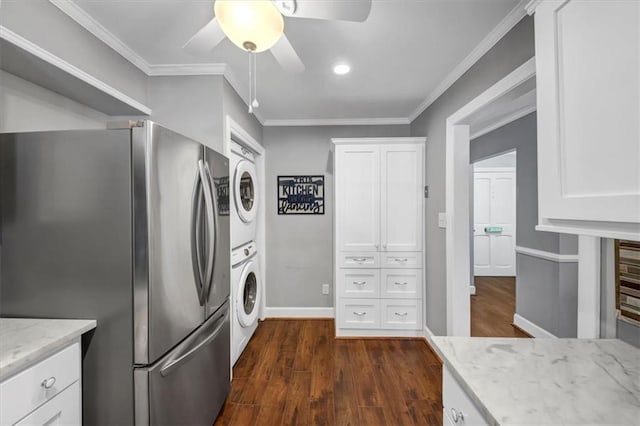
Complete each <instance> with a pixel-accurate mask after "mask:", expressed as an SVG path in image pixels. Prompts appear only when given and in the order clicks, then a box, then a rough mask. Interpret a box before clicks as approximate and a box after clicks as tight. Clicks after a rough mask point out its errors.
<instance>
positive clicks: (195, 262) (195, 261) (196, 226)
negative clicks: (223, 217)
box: [191, 174, 204, 305]
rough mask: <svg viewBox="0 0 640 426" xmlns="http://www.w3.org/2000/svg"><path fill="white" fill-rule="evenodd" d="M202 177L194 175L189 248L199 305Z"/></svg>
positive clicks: (200, 292) (200, 290) (202, 285)
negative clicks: (194, 184) (192, 254)
mask: <svg viewBox="0 0 640 426" xmlns="http://www.w3.org/2000/svg"><path fill="white" fill-rule="evenodd" d="M202 190H203V188H202V178H201V177H200V174H198V175H197V176H196V187H195V189H194V191H193V199H192V200H191V209H192V213H191V250H192V253H194V256H192V259H191V263H192V266H193V276H194V278H195V282H196V291H197V292H198V301H199V302H200V305H202V304H203V303H204V301H203V296H204V282H203V280H202V279H203V276H202V275H203V272H202V257H203V254H202V244H201V240H202V236H201V233H202Z"/></svg>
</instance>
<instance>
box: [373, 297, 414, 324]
mask: <svg viewBox="0 0 640 426" xmlns="http://www.w3.org/2000/svg"><path fill="white" fill-rule="evenodd" d="M380 304H381V311H382V328H393V329H403V330H420V329H421V328H422V300H403V299H382V300H381V301H380Z"/></svg>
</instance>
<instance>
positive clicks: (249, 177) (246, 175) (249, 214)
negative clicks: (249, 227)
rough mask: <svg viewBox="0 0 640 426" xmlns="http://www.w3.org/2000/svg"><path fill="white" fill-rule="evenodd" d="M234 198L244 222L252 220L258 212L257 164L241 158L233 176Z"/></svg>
mask: <svg viewBox="0 0 640 426" xmlns="http://www.w3.org/2000/svg"><path fill="white" fill-rule="evenodd" d="M233 181H234V182H233V187H234V194H233V195H234V197H233V198H234V199H235V203H236V210H237V211H238V216H240V219H242V221H243V222H251V221H253V220H254V219H255V218H256V213H257V212H258V191H257V190H258V185H257V181H256V168H255V165H254V164H253V163H252V162H250V161H246V160H241V161H240V162H239V163H238V165H237V166H236V171H235V175H234V177H233Z"/></svg>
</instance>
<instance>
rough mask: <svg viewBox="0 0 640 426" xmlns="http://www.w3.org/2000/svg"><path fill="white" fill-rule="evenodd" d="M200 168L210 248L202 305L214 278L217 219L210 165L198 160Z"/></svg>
mask: <svg viewBox="0 0 640 426" xmlns="http://www.w3.org/2000/svg"><path fill="white" fill-rule="evenodd" d="M198 169H199V170H200V180H201V181H202V188H203V192H204V201H205V204H206V208H207V231H208V235H207V248H208V249H209V250H208V258H207V263H206V266H205V269H204V270H205V277H204V282H203V283H202V287H203V299H202V305H204V303H205V302H206V300H207V296H208V294H207V293H208V291H207V290H208V288H209V287H210V283H211V280H212V279H213V261H214V254H215V249H216V231H217V229H216V221H215V215H214V210H213V209H214V207H213V192H212V191H211V183H210V180H209V178H208V176H207V174H208V166H207V165H206V163H205V162H204V161H203V160H200V161H198Z"/></svg>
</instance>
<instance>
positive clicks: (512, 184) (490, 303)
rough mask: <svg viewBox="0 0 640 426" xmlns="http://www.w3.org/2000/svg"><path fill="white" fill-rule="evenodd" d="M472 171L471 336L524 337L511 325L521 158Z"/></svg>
mask: <svg viewBox="0 0 640 426" xmlns="http://www.w3.org/2000/svg"><path fill="white" fill-rule="evenodd" d="M471 160H472V161H473V160H474V158H473V157H472V158H471ZM472 168H473V174H472V178H473V185H472V188H473V190H472V192H471V193H472V195H473V198H472V201H471V204H472V208H471V209H470V212H471V226H472V232H473V237H472V238H471V243H472V245H473V247H472V249H471V259H472V260H471V263H470V265H471V275H472V277H471V282H472V283H473V284H472V289H471V294H472V296H471V336H473V337H523V336H524V334H522V333H520V332H519V331H518V330H516V329H514V328H513V327H512V325H511V323H512V320H513V315H514V313H515V308H516V293H515V292H516V282H515V276H516V219H517V214H516V212H517V210H516V188H517V186H516V168H517V153H516V151H515V150H512V151H508V152H503V153H500V154H497V155H494V156H491V157H489V158H484V159H479V160H478V161H475V162H474V163H473V164H472Z"/></svg>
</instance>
